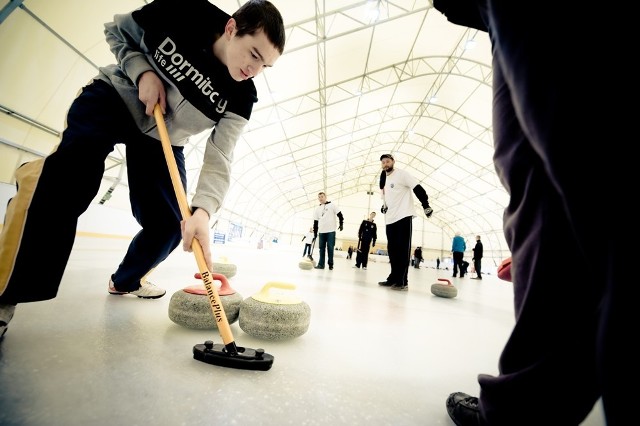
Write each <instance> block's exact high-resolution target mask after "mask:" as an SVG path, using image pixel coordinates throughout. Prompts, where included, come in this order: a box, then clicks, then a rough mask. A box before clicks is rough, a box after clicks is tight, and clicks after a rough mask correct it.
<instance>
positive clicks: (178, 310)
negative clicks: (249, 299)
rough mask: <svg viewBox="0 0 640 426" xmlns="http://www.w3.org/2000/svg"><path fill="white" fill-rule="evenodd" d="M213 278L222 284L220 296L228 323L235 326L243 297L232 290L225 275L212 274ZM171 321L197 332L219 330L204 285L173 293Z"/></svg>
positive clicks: (170, 310)
mask: <svg viewBox="0 0 640 426" xmlns="http://www.w3.org/2000/svg"><path fill="white" fill-rule="evenodd" d="M211 276H212V277H213V280H215V281H220V283H221V285H220V287H219V288H218V296H220V297H219V298H220V302H221V303H222V308H223V310H224V313H225V316H226V317H227V321H228V322H229V324H233V323H234V322H236V321H238V317H239V316H240V304H241V303H242V295H241V294H240V293H238V292H236V291H235V290H234V289H233V288H231V286H230V285H229V281H228V280H227V278H226V277H225V276H224V275H222V274H218V273H212V274H211ZM214 285H215V283H214ZM169 319H170V320H171V321H173V322H174V323H176V324H178V325H181V326H183V327H187V328H192V329H197V330H209V329H213V330H215V329H217V328H218V325H217V323H216V321H215V319H214V317H213V310H212V309H211V302H210V301H209V296H207V289H206V286H205V285H204V284H201V285H194V286H189V287H185V288H183V289H182V290H178V291H176V292H175V293H173V295H172V296H171V301H170V302H169Z"/></svg>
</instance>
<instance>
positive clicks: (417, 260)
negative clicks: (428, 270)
mask: <svg viewBox="0 0 640 426" xmlns="http://www.w3.org/2000/svg"><path fill="white" fill-rule="evenodd" d="M413 258H414V259H415V261H414V264H413V267H414V268H416V269H420V262H422V247H416V249H415V250H414V251H413Z"/></svg>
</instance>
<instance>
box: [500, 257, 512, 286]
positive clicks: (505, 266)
mask: <svg viewBox="0 0 640 426" xmlns="http://www.w3.org/2000/svg"><path fill="white" fill-rule="evenodd" d="M498 278H500V279H501V280H505V281H509V282H511V257H507V258H506V259H505V260H503V261H502V263H500V265H498Z"/></svg>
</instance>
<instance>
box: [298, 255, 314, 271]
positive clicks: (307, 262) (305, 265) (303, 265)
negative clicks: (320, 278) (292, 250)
mask: <svg viewBox="0 0 640 426" xmlns="http://www.w3.org/2000/svg"><path fill="white" fill-rule="evenodd" d="M298 267H299V268H300V269H313V261H312V260H311V259H309V258H308V257H307V256H305V257H303V258H302V259H301V260H300V262H298Z"/></svg>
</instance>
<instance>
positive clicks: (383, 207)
mask: <svg viewBox="0 0 640 426" xmlns="http://www.w3.org/2000/svg"><path fill="white" fill-rule="evenodd" d="M387 210H389V207H387V206H385V205H383V206H382V207H380V212H381V213H382V214H386V213H387Z"/></svg>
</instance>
